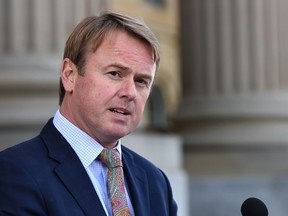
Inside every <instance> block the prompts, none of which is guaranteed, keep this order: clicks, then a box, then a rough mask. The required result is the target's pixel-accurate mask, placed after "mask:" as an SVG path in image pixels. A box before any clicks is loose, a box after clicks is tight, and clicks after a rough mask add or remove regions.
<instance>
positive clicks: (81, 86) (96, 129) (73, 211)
mask: <svg viewBox="0 0 288 216" xmlns="http://www.w3.org/2000/svg"><path fill="white" fill-rule="evenodd" d="M159 60H160V57H159V48H158V42H157V39H156V38H155V36H154V34H153V33H152V32H151V31H150V30H149V28H148V27H147V26H146V25H144V24H143V23H141V22H140V21H138V20H136V19H134V18H131V17H128V16H124V15H121V14H116V13H104V14H102V15H100V16H95V17H88V18H86V19H84V20H83V21H82V22H81V23H80V24H79V25H78V26H77V27H76V28H75V29H74V31H73V32H72V33H71V35H70V36H69V38H68V40H67V42H66V47H65V50H64V58H63V62H62V66H61V79H60V109H59V110H58V111H57V112H56V114H55V116H54V118H53V119H50V120H49V121H48V123H47V124H46V125H45V126H44V128H43V129H42V131H41V133H40V134H39V135H38V136H37V137H35V138H33V139H32V140H29V141H26V142H24V143H22V144H19V145H16V146H14V147H12V148H9V149H7V150H4V151H3V152H2V153H0V215H17V216H26V215H33V216H35V215H51V216H52V215H53V216H58V215H59V216H78V215H79V216H81V215H91V216H92V215H93V216H95V215H97V216H104V215H136V216H149V215H151V216H166V215H168V216H174V215H176V214H177V213H176V212H177V206H176V203H175V201H174V200H173V196H172V191H171V187H170V183H169V181H168V179H167V177H166V176H165V174H164V173H163V172H162V171H161V170H159V169H158V168H156V167H155V166H154V165H152V164H151V163H150V162H148V161H147V160H146V159H144V158H142V157H141V156H139V155H138V154H136V153H135V152H133V151H131V150H130V149H128V148H126V147H124V146H122V145H121V140H120V139H121V138H122V137H123V136H125V135H127V134H129V133H130V132H131V131H133V130H134V129H135V128H136V126H137V125H138V123H139V121H140V118H141V116H142V113H143V110H144V106H145V103H146V101H147V98H148V96H149V93H150V90H151V86H152V83H153V80H154V77H155V73H156V71H157V69H158V67H159ZM112 149H113V150H112ZM112 151H113V152H115V153H116V155H118V156H119V155H120V157H121V160H120V159H117V161H119V160H120V161H122V163H123V169H122V164H120V165H119V166H118V165H117V168H119V167H121V168H120V169H117V170H118V171H119V176H121V175H120V174H121V173H124V179H125V181H124V182H125V183H124V182H123V178H122V176H121V177H119V176H117V175H118V174H117V175H116V174H112V175H109V174H108V173H109V172H110V174H111V172H113V171H112V170H116V169H112V168H111V169H110V167H107V166H108V165H107V166H106V164H105V161H106V159H103V157H102V155H103V152H106V153H105V154H104V155H111V154H110V153H111V152H112ZM107 152H108V153H107ZM109 152H110V153H109ZM115 167H116V166H115ZM115 167H113V168H115ZM113 175H114V176H116V178H118V179H116V180H115V179H112V181H110V180H108V179H109V178H110V179H111V178H112V177H111V176H113ZM119 179H120V180H122V188H120V189H117V190H115V191H114V192H115V194H116V195H118V197H117V199H118V198H119V197H120V198H121V199H122V200H118V201H115V200H114V197H113V196H114V195H115V194H113V193H114V192H113V193H112V192H110V182H112V183H111V184H112V185H113V181H115V182H116V181H118V180H119ZM119 182H121V181H119ZM111 187H112V186H111ZM113 187H114V186H113ZM115 187H116V186H115ZM122 189H123V191H122V192H123V193H120V192H121V191H120V190H122ZM122 202H123V203H125V205H123V206H124V207H123V206H122V207H119V206H120V204H121V205H122ZM115 203H116V204H117V205H118V206H116V208H115ZM117 208H122V210H121V213H119V212H118V213H115V211H117ZM123 209H125V210H123Z"/></svg>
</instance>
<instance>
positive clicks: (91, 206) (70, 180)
mask: <svg viewBox="0 0 288 216" xmlns="http://www.w3.org/2000/svg"><path fill="white" fill-rule="evenodd" d="M40 136H41V137H42V139H43V141H44V142H45V144H46V146H47V149H48V152H49V157H50V158H51V159H53V160H56V161H57V162H58V163H59V165H58V166H57V167H56V168H55V173H56V175H57V176H58V177H59V179H60V180H61V182H62V183H63V184H64V185H65V187H66V188H67V190H68V191H69V192H70V193H71V194H72V196H73V197H74V198H75V200H76V201H77V202H78V204H79V206H80V208H81V209H82V210H83V212H84V213H85V214H86V215H87V216H90V215H91V216H94V215H97V216H106V214H105V211H104V209H103V207H102V204H101V202H100V200H99V198H98V196H97V193H96V191H95V189H94V187H93V185H92V182H91V181H90V179H89V176H88V174H87V173H86V171H85V169H84V167H83V165H82V164H81V162H80V160H79V158H78V157H77V155H76V153H75V152H74V150H73V149H72V148H71V146H70V145H69V143H68V142H67V141H66V140H65V139H64V137H63V136H62V135H61V134H60V133H59V132H58V130H57V129H56V128H55V126H54V124H53V122H52V119H50V120H49V122H48V123H47V124H46V125H45V127H44V128H43V130H42V131H41V133H40ZM75 171H76V172H75Z"/></svg>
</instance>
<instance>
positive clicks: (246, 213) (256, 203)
mask: <svg viewBox="0 0 288 216" xmlns="http://www.w3.org/2000/svg"><path fill="white" fill-rule="evenodd" d="M241 214H242V216H268V209H267V207H266V205H265V204H264V203H263V202H262V201H261V200H260V199H257V198H255V197H250V198H248V199H246V200H245V201H244V202H243V204H242V206H241Z"/></svg>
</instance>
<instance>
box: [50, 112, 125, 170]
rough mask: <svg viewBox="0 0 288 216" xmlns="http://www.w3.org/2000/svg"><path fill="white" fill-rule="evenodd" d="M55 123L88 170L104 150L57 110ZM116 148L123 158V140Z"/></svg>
mask: <svg viewBox="0 0 288 216" xmlns="http://www.w3.org/2000/svg"><path fill="white" fill-rule="evenodd" d="M53 123H54V125H55V127H56V128H57V130H58V131H59V132H60V133H61V134H62V135H63V136H64V138H65V139H66V140H67V142H68V143H69V144H70V145H71V147H72V148H73V149H74V151H75V152H76V154H77V155H78V157H79V159H80V161H81V162H82V164H83V166H84V167H85V168H87V167H88V166H89V165H90V164H91V163H92V162H93V161H94V160H95V159H96V158H97V157H98V156H99V154H100V153H101V152H102V150H103V149H104V148H103V146H102V145H101V144H100V143H98V142H97V141H96V140H95V139H93V138H92V137H91V136H89V135H88V134H87V133H85V132H84V131H82V130H81V129H79V128H78V127H76V126H75V125H74V124H72V123H71V122H70V121H68V119H66V118H65V117H64V116H63V115H62V114H61V113H60V111H59V110H57V112H56V114H55V116H54V119H53ZM115 148H116V149H117V150H118V151H119V154H120V157H121V154H122V152H121V140H119V141H118V143H117V145H116V147H115Z"/></svg>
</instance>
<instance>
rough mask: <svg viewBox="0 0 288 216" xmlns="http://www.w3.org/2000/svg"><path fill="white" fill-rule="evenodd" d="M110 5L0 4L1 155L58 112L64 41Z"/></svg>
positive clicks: (37, 0) (98, 0) (100, 1)
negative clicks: (3, 150)
mask: <svg viewBox="0 0 288 216" xmlns="http://www.w3.org/2000/svg"><path fill="white" fill-rule="evenodd" d="M110 4H111V1H110V0H108V1H107V0H81V1H78V0H51V1H47V0H0V90H1V91H0V109H1V111H0V129H1V130H0V140H1V144H0V150H1V149H4V148H6V147H8V146H10V145H12V144H16V143H18V142H20V141H23V140H25V139H28V138H31V137H32V136H33V135H35V134H37V133H38V132H39V130H40V128H41V127H42V126H43V124H44V123H45V122H46V121H47V119H48V118H49V117H51V116H53V115H54V113H55V111H56V109H57V108H58V105H57V104H58V102H57V101H58V93H57V91H58V82H59V81H58V80H59V75H57V74H59V70H60V62H61V58H62V57H61V56H62V53H63V48H64V44H65V41H66V39H67V36H68V35H69V33H70V32H71V31H72V29H73V28H74V26H75V25H76V24H78V22H79V21H80V20H81V19H83V18H84V17H85V16H87V15H92V14H97V13H99V12H100V11H101V10H106V9H108V7H110Z"/></svg>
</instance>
